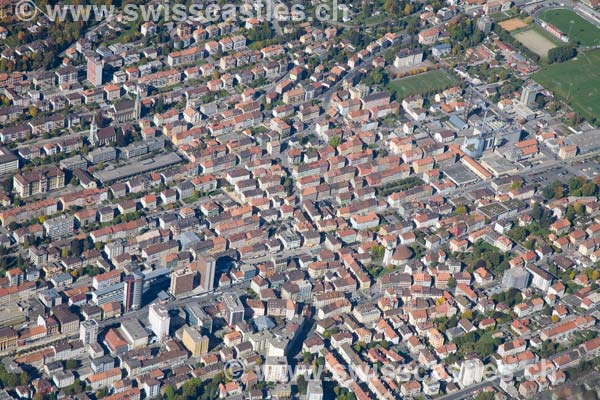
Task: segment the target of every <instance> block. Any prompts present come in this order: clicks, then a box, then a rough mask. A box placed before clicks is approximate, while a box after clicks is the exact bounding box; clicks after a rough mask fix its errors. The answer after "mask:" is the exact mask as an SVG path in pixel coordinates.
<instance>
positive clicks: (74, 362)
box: [65, 360, 78, 369]
mask: <svg viewBox="0 0 600 400" xmlns="http://www.w3.org/2000/svg"><path fill="white" fill-rule="evenodd" d="M77 365H78V363H77V360H67V362H66V363H65V366H66V367H67V369H75V368H77Z"/></svg>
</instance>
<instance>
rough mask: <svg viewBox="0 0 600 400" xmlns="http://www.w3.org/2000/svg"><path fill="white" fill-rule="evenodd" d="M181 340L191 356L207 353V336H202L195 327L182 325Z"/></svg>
mask: <svg viewBox="0 0 600 400" xmlns="http://www.w3.org/2000/svg"><path fill="white" fill-rule="evenodd" d="M181 341H182V342H183V345H184V346H185V347H186V349H188V350H189V351H190V352H191V353H192V357H200V356H202V355H204V354H206V353H208V336H203V335H202V334H201V333H200V332H199V331H198V330H197V329H195V328H192V327H189V326H187V325H184V327H183V332H182V336H181Z"/></svg>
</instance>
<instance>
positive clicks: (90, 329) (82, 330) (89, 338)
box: [79, 319, 98, 346]
mask: <svg viewBox="0 0 600 400" xmlns="http://www.w3.org/2000/svg"><path fill="white" fill-rule="evenodd" d="M79 340H81V341H82V342H83V345H84V346H87V345H90V344H92V343H96V342H97V341H98V323H97V322H96V320H95V319H90V320H87V321H83V322H82V323H81V325H79Z"/></svg>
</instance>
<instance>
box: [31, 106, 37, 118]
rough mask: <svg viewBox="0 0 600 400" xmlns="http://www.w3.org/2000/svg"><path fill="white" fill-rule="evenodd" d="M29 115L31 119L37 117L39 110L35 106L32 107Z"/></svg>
mask: <svg viewBox="0 0 600 400" xmlns="http://www.w3.org/2000/svg"><path fill="white" fill-rule="evenodd" d="M29 115H31V118H35V117H37V115H38V109H37V108H36V107H35V106H30V107H29Z"/></svg>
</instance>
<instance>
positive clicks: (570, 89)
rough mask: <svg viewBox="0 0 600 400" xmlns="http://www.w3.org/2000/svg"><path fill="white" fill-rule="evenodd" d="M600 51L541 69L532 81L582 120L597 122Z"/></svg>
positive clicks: (599, 99) (599, 97)
mask: <svg viewBox="0 0 600 400" xmlns="http://www.w3.org/2000/svg"><path fill="white" fill-rule="evenodd" d="M598 65H600V50H597V51H593V52H589V53H579V54H578V55H577V59H573V60H569V61H566V62H564V63H560V64H558V63H557V64H551V65H547V66H544V67H543V69H542V71H540V72H538V73H536V74H534V75H533V79H535V80H536V81H537V82H539V83H540V84H541V85H542V86H544V87H545V88H546V89H548V90H551V91H553V92H554V93H555V94H556V95H557V96H558V97H559V98H561V99H562V100H565V101H567V99H568V103H569V104H570V105H571V107H573V109H574V110H575V111H577V112H579V114H581V116H583V117H584V118H586V119H588V120H591V119H592V118H596V119H600V69H599V68H598Z"/></svg>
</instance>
